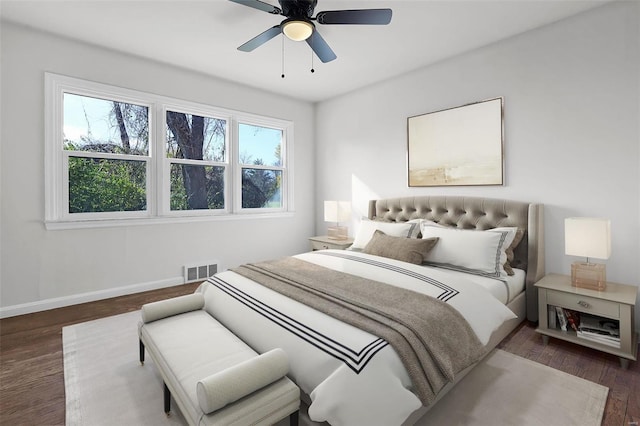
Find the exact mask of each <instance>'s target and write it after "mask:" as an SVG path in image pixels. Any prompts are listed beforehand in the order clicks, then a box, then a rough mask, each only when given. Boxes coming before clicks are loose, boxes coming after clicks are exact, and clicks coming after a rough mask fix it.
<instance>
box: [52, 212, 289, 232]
mask: <svg viewBox="0 0 640 426" xmlns="http://www.w3.org/2000/svg"><path fill="white" fill-rule="evenodd" d="M293 216H294V212H293V211H288V212H277V213H238V214H226V215H216V216H179V217H154V218H143V219H103V220H75V221H45V222H44V225H45V228H46V229H47V231H61V230H67V229H89V228H118V227H129V226H143V225H165V224H177V223H193V222H224V221H230V220H258V219H277V218H290V217H293Z"/></svg>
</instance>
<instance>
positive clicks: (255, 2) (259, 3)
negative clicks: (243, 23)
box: [229, 0, 282, 15]
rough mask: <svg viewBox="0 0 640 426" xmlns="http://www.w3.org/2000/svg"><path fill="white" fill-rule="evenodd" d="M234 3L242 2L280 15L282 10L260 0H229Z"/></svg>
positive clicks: (244, 4)
mask: <svg viewBox="0 0 640 426" xmlns="http://www.w3.org/2000/svg"><path fill="white" fill-rule="evenodd" d="M229 1H232V2H234V3H238V4H241V5H243V6H249V7H252V8H254V9H258V10H262V11H263V12H268V13H272V14H274V15H280V13H281V12H282V10H281V9H280V8H279V7H276V6H272V5H270V4H269V3H265V2H262V1H260V0H229Z"/></svg>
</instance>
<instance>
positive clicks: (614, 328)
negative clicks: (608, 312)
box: [580, 314, 620, 340]
mask: <svg viewBox="0 0 640 426" xmlns="http://www.w3.org/2000/svg"><path fill="white" fill-rule="evenodd" d="M580 331H584V332H590V333H594V334H599V335H603V336H610V337H614V338H617V339H618V340H619V339H620V322H619V321H616V320H613V319H609V318H603V317H598V316H595V315H589V314H583V315H582V318H581V321H580Z"/></svg>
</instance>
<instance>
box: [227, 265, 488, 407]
mask: <svg viewBox="0 0 640 426" xmlns="http://www.w3.org/2000/svg"><path fill="white" fill-rule="evenodd" d="M233 271H234V272H236V273H238V274H240V275H243V276H245V277H247V278H250V279H251V280H253V281H256V282H258V283H260V284H262V285H264V286H265V287H268V288H270V289H272V290H274V291H277V292H279V293H281V294H284V295H285V296H288V297H290V298H292V299H294V300H297V301H299V302H301V303H304V304H306V305H308V306H311V307H312V308H314V309H316V310H318V311H321V312H323V313H325V314H327V315H330V316H332V317H334V318H337V319H339V320H341V321H343V322H346V323H348V324H351V325H353V326H355V327H358V328H360V329H361V330H364V331H367V332H369V333H371V334H373V335H375V336H377V337H381V338H383V339H385V340H386V341H387V342H389V343H390V344H391V345H392V346H393V348H394V349H395V351H396V352H397V353H398V356H399V357H400V359H401V360H402V362H403V364H404V366H405V368H406V369H407V372H408V373H409V376H410V378H411V381H412V384H413V386H414V389H413V391H414V392H415V393H416V394H417V395H418V397H419V398H420V400H421V401H422V403H423V404H424V405H428V404H430V403H431V402H433V400H434V398H435V396H436V395H437V394H438V392H439V391H440V390H441V389H442V387H443V386H444V385H445V384H447V383H448V382H449V381H452V380H453V379H454V377H455V375H456V374H457V373H458V372H460V371H461V370H463V369H464V368H466V367H468V366H470V365H471V364H473V363H474V362H476V361H478V360H479V359H480V358H481V357H482V355H484V352H485V348H484V346H483V345H482V343H480V341H479V340H478V338H477V336H476V335H475V333H474V332H473V330H472V329H471V327H470V326H469V324H468V323H467V322H466V320H465V319H464V318H463V317H462V315H461V314H460V313H459V312H458V311H457V310H455V309H454V308H453V307H451V306H449V305H447V304H446V303H444V302H441V301H440V300H437V299H435V298H433V297H430V296H427V295H424V294H421V293H416V292H414V291H410V290H405V289H401V288H398V287H394V286H391V285H388V284H384V283H381V282H378V281H372V280H369V279H365V278H361V277H358V276H355V275H350V274H346V273H343V272H339V271H334V270H332V269H328V268H324V267H322V266H318V265H315V264H313V263H309V262H305V261H303V260H299V259H295V258H291V257H288V258H284V259H280V260H275V261H269V262H262V263H255V264H247V265H243V266H240V267H238V268H235V269H233Z"/></svg>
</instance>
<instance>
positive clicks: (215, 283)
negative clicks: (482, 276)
mask: <svg viewBox="0 0 640 426" xmlns="http://www.w3.org/2000/svg"><path fill="white" fill-rule="evenodd" d="M294 257H296V258H298V259H301V260H304V261H307V262H312V263H315V264H317V265H320V266H324V267H326V268H331V269H335V270H338V271H342V272H346V273H349V274H353V275H359V276H362V277H365V278H369V279H373V280H376V281H379V282H384V283H387V284H391V285H394V286H398V287H403V288H406V289H410V290H414V291H417V292H421V293H425V294H427V295H429V296H432V297H435V298H438V299H440V300H442V301H443V302H445V303H448V304H449V305H451V306H453V307H454V308H456V309H457V310H458V311H459V312H460V313H461V314H462V316H463V317H465V318H466V319H467V321H468V322H469V324H470V326H471V328H472V329H473V331H474V332H475V333H476V334H477V336H478V338H479V339H480V341H481V342H482V343H483V344H484V345H486V344H487V343H488V341H489V338H490V337H491V333H492V332H493V331H494V330H495V329H496V328H498V327H499V326H500V325H501V324H502V323H503V322H504V321H506V320H509V319H512V318H515V315H514V314H513V312H511V310H509V309H508V308H507V307H506V306H504V305H503V304H502V303H500V302H499V301H498V300H497V299H496V298H495V297H493V296H492V295H491V294H490V292H489V291H487V290H486V289H485V288H483V287H482V286H480V285H478V284H475V283H474V282H473V281H471V280H469V279H467V278H466V277H464V276H462V275H460V274H451V273H449V272H448V271H446V270H441V269H437V268H428V267H424V266H420V265H412V264H408V263H405V262H400V261H395V260H391V259H385V258H381V257H378V256H372V255H367V254H364V253H358V252H347V251H340V250H323V251H317V252H311V253H304V254H300V255H296V256H294ZM200 291H201V292H203V293H204V296H205V309H207V311H208V312H209V313H210V314H211V315H213V316H214V317H215V318H217V319H218V320H219V321H220V322H221V323H223V324H224V325H225V326H226V327H227V328H229V329H230V330H231V331H232V332H233V333H235V334H236V335H237V336H238V337H239V338H240V339H242V340H244V341H245V342H246V343H247V344H248V345H249V346H251V347H252V348H253V349H254V350H256V351H257V352H260V353H262V352H266V351H269V350H271V349H273V348H277V347H279V348H282V349H284V350H285V352H286V353H287V354H288V356H289V362H290V373H289V376H290V377H291V379H292V380H294V381H295V382H296V383H297V384H298V386H300V388H301V389H302V390H303V391H304V392H306V393H307V394H308V395H309V396H310V398H311V405H310V406H309V417H310V418H311V419H312V420H314V421H318V422H322V421H327V422H329V423H331V424H332V425H335V426H338V425H372V426H373V425H381V426H390V425H400V424H401V423H402V422H403V421H404V420H405V419H406V418H407V417H408V416H409V415H410V414H411V413H412V412H413V411H415V410H417V409H418V408H420V407H421V405H422V404H421V402H420V400H419V399H418V397H417V396H416V395H414V394H413V393H412V392H411V380H410V378H409V375H408V374H407V372H406V370H405V369H404V366H403V365H402V362H401V361H400V358H399V357H398V355H397V354H396V352H395V351H394V349H393V348H392V347H391V346H390V345H389V344H388V343H387V342H386V341H384V340H382V339H380V338H378V337H376V336H373V335H371V334H369V333H367V332H364V331H362V330H359V329H357V328H355V327H353V326H351V325H348V324H345V323H343V322H341V321H338V320H336V319H334V318H332V317H330V316H327V315H325V314H323V313H321V312H318V311H316V310H314V309H311V308H309V307H307V306H305V305H303V304H301V303H299V302H296V301H293V300H291V299H289V298H287V297H285V296H282V295H280V294H279V293H276V292H274V291H272V290H270V289H267V288H265V287H263V286H261V285H259V284H257V283H255V282H253V281H251V280H249V279H247V278H245V277H242V276H240V275H238V274H236V273H234V272H231V271H225V272H222V273H219V274H217V275H216V276H215V277H212V278H210V279H209V280H208V281H207V282H205V283H203V284H202V286H201V287H200ZM443 326H446V324H444V325H443Z"/></svg>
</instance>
